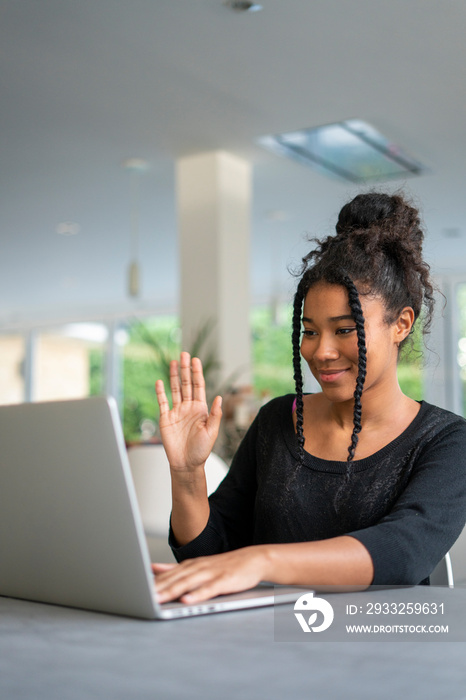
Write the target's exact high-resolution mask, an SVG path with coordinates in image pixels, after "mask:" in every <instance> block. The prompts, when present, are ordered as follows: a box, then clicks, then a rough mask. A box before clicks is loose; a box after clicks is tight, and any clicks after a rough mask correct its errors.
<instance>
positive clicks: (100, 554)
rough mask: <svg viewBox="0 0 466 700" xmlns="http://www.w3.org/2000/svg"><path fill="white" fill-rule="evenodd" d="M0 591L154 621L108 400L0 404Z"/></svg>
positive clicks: (130, 489) (140, 538)
mask: <svg viewBox="0 0 466 700" xmlns="http://www.w3.org/2000/svg"><path fill="white" fill-rule="evenodd" d="M0 595H6V596H12V597H17V598H25V599H28V600H35V601H41V602H46V603H56V604H59V605H69V606H72V607H81V608H86V609H89V610H99V611H102V612H109V613H117V614H122V615H130V616H135V617H143V618H154V617H155V603H154V598H153V577H152V574H151V571H150V559H149V553H148V550H147V545H146V541H145V537H144V532H143V527H142V522H141V519H140V515H139V510H138V507H137V500H136V494H135V491H134V486H133V482H132V478H131V474H130V468H129V464H128V460H127V455H126V449H125V444H124V439H123V434H122V430H121V424H120V419H119V415H118V409H117V405H116V402H115V401H114V399H112V398H104V397H94V398H90V399H80V400H72V401H59V402H47V403H30V404H21V405H17V406H0Z"/></svg>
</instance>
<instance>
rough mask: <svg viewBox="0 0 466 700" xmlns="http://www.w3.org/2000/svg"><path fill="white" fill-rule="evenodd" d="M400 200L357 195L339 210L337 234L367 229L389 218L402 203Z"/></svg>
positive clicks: (384, 195) (371, 194)
mask: <svg viewBox="0 0 466 700" xmlns="http://www.w3.org/2000/svg"><path fill="white" fill-rule="evenodd" d="M400 200H401V197H398V196H396V195H393V196H391V195H388V194H383V193H376V192H372V193H370V194H358V195H357V197H355V198H354V199H353V200H352V201H351V202H348V203H347V204H345V205H344V207H343V208H342V209H341V211H340V214H339V216H338V221H337V225H336V230H337V233H339V234H345V233H348V232H349V231H352V230H353V229H356V228H357V229H367V228H370V227H372V226H373V225H374V224H377V223H380V222H381V221H383V220H384V219H389V218H391V217H392V216H394V214H395V213H396V210H397V209H398V208H399V205H400V204H401V202H402V201H403V200H401V201H400ZM403 204H404V202H403Z"/></svg>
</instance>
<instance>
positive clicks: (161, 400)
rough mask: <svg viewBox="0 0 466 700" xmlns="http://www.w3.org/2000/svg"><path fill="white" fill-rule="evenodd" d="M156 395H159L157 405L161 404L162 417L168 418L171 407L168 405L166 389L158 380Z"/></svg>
mask: <svg viewBox="0 0 466 700" xmlns="http://www.w3.org/2000/svg"><path fill="white" fill-rule="evenodd" d="M155 393H156V394H157V403H158V404H159V409H160V416H166V415H167V414H168V412H169V411H170V406H169V405H168V399H167V395H166V393H165V387H164V385H163V381H162V380H161V379H157V381H156V382H155Z"/></svg>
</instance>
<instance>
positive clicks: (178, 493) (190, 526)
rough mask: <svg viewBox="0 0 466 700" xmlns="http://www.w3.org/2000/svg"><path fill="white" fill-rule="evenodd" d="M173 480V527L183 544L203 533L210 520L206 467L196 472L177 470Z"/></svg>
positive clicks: (172, 475)
mask: <svg viewBox="0 0 466 700" xmlns="http://www.w3.org/2000/svg"><path fill="white" fill-rule="evenodd" d="M171 480H172V513H171V521H170V522H171V528H172V531H173V534H174V536H175V539H176V541H177V543H178V544H179V545H180V546H182V545H185V544H187V543H188V542H191V540H194V539H195V538H196V537H197V536H198V535H200V534H201V532H202V531H203V529H204V528H205V526H206V525H207V521H208V520H209V514H210V507H209V500H208V498H207V483H206V478H205V473H204V468H203V467H202V468H200V469H198V470H196V471H195V472H184V473H179V472H175V473H173V472H172V474H171Z"/></svg>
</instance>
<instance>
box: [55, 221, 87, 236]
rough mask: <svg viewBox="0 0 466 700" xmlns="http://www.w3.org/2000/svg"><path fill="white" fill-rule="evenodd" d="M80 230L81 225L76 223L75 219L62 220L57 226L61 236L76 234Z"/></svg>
mask: <svg viewBox="0 0 466 700" xmlns="http://www.w3.org/2000/svg"><path fill="white" fill-rule="evenodd" d="M80 230H81V227H80V225H79V224H76V223H75V222H74V221H62V222H61V224H58V226H57V228H56V231H57V233H59V234H60V236H76V235H77V234H78V233H79V232H80Z"/></svg>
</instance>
